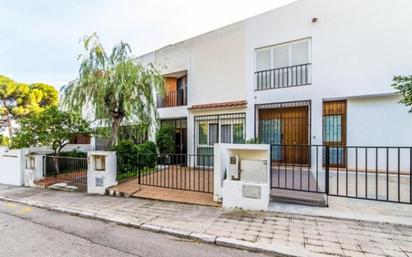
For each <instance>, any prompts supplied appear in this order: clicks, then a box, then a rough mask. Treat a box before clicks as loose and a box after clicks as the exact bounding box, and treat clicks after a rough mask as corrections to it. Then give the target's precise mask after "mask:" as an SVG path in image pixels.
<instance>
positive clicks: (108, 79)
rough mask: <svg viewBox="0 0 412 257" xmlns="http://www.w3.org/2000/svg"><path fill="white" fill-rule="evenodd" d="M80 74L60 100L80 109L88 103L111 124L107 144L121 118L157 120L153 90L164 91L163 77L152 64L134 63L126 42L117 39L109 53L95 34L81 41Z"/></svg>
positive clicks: (114, 137)
mask: <svg viewBox="0 0 412 257" xmlns="http://www.w3.org/2000/svg"><path fill="white" fill-rule="evenodd" d="M83 43H84V48H85V51H86V54H84V55H81V56H80V57H79V60H80V62H81V64H80V70H79V78H78V79H77V80H76V81H75V82H73V83H71V84H69V85H68V86H66V87H64V88H63V104H64V106H66V107H67V108H68V109H71V110H75V111H81V110H83V108H85V106H91V107H92V108H93V111H94V115H95V118H96V119H98V120H100V121H101V122H102V123H104V124H105V125H106V126H110V127H111V135H110V140H109V147H110V146H113V145H115V144H116V142H117V141H118V135H119V127H120V125H121V124H122V122H123V121H127V122H128V123H140V124H145V126H147V127H149V126H150V125H151V124H152V123H153V122H155V120H156V116H157V113H156V108H155V97H154V92H155V91H157V92H159V93H161V94H163V92H164V78H163V76H162V75H161V73H160V71H159V70H158V69H157V68H155V67H154V66H153V65H148V66H147V67H146V66H144V65H142V64H140V63H137V62H136V61H135V60H134V59H133V58H132V56H131V54H130V47H129V45H128V44H126V43H123V42H120V44H119V45H117V46H115V47H114V48H113V49H112V51H111V54H110V55H108V54H107V53H106V51H105V50H104V48H103V46H102V44H101V43H100V42H99V38H98V37H97V35H96V34H93V35H91V36H89V37H86V38H85V39H84V41H83Z"/></svg>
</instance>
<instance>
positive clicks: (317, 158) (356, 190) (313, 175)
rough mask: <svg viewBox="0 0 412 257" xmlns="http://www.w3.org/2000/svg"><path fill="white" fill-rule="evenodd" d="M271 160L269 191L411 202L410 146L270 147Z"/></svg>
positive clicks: (411, 157)
mask: <svg viewBox="0 0 412 257" xmlns="http://www.w3.org/2000/svg"><path fill="white" fill-rule="evenodd" d="M285 154H286V155H288V154H293V156H295V159H297V160H299V158H303V159H307V158H309V162H308V163H307V164H306V163H304V162H301V161H296V162H286V161H283V160H284V159H282V158H278V157H279V156H281V155H285ZM271 159H272V161H271V187H272V188H276V189H286V190H293V191H302V192H313V193H321V194H326V195H329V196H337V197H347V198H356V199H365V200H375V201H385V202H395V203H407V204H412V176H411V173H412V147H395V146H329V145H271ZM286 159H288V158H286ZM289 160H290V158H289Z"/></svg>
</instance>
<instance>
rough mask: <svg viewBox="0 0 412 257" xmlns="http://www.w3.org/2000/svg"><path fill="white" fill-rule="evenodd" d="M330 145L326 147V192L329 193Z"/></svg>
mask: <svg viewBox="0 0 412 257" xmlns="http://www.w3.org/2000/svg"><path fill="white" fill-rule="evenodd" d="M329 150H330V149H329V146H326V147H325V155H326V156H325V158H326V160H325V194H326V195H329V164H330V163H329V161H330V160H329V158H330V152H329Z"/></svg>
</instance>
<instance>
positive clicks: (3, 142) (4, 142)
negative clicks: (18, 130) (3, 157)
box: [0, 135, 10, 146]
mask: <svg viewBox="0 0 412 257" xmlns="http://www.w3.org/2000/svg"><path fill="white" fill-rule="evenodd" d="M9 144H10V139H9V138H8V137H6V136H3V135H0V145H2V146H7V145H9Z"/></svg>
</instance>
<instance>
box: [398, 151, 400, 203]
mask: <svg viewBox="0 0 412 257" xmlns="http://www.w3.org/2000/svg"><path fill="white" fill-rule="evenodd" d="M400 201H401V148H400V147H398V202H400Z"/></svg>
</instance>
